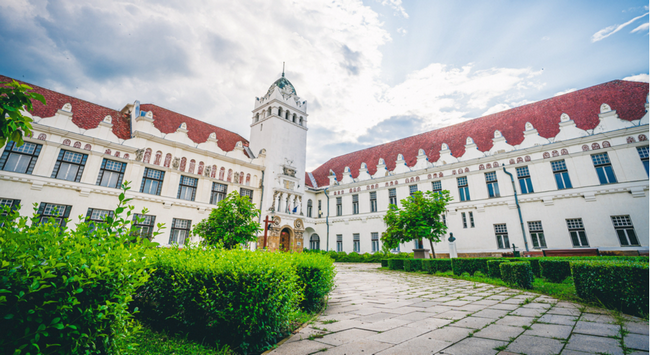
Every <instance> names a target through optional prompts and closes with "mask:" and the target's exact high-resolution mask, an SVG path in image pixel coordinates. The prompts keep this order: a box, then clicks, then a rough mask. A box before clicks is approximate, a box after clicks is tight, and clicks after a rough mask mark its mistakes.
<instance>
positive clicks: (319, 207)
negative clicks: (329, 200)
mask: <svg viewBox="0 0 650 355" xmlns="http://www.w3.org/2000/svg"><path fill="white" fill-rule="evenodd" d="M322 211H323V208H322V204H321V200H318V218H320V216H321V214H322Z"/></svg>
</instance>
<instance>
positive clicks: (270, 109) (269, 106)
mask: <svg viewBox="0 0 650 355" xmlns="http://www.w3.org/2000/svg"><path fill="white" fill-rule="evenodd" d="M271 113H273V111H271V106H269V113H268V115H269V116H271Z"/></svg>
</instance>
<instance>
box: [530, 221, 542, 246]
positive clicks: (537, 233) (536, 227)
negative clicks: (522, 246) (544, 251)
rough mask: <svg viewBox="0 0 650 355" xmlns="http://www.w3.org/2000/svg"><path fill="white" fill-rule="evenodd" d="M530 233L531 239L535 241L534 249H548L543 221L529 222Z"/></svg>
mask: <svg viewBox="0 0 650 355" xmlns="http://www.w3.org/2000/svg"><path fill="white" fill-rule="evenodd" d="M528 231H529V232H530V239H532V240H533V248H535V249H540V248H546V239H545V238H544V229H542V222H541V221H534V222H528Z"/></svg>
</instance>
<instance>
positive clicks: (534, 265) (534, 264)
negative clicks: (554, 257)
mask: <svg viewBox="0 0 650 355" xmlns="http://www.w3.org/2000/svg"><path fill="white" fill-rule="evenodd" d="M542 259H543V258H526V261H528V262H529V263H530V268H531V270H532V271H533V275H535V277H542V269H541V268H540V267H539V261H540V260H542Z"/></svg>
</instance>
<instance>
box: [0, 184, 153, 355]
mask: <svg viewBox="0 0 650 355" xmlns="http://www.w3.org/2000/svg"><path fill="white" fill-rule="evenodd" d="M123 188H124V192H126V190H128V186H127V184H126V183H125V185H124V187H123ZM124 192H123V193H122V194H121V195H120V196H119V201H120V202H119V204H118V206H117V208H116V210H115V211H114V216H113V217H110V218H108V219H107V220H106V222H103V223H95V224H94V225H91V224H87V223H84V222H80V224H78V225H77V227H76V229H75V230H70V229H67V228H65V227H63V228H61V227H60V226H59V224H58V223H56V222H55V221H54V220H50V221H48V222H47V223H43V224H39V223H38V216H37V215H36V214H35V215H34V217H33V218H31V223H28V222H30V221H29V219H28V218H27V217H20V216H19V215H18V213H17V212H13V213H11V212H9V211H8V210H7V211H6V212H7V215H4V216H0V226H1V227H0V260H1V264H0V314H1V315H2V317H1V318H0V334H2V336H0V353H2V354H16V355H17V354H37V353H48V354H107V353H108V354H121V353H130V352H132V351H131V350H133V344H129V342H128V339H129V336H130V334H132V332H133V331H134V330H135V328H137V327H136V326H134V323H133V319H132V316H131V314H130V313H129V310H128V304H129V302H131V300H132V295H133V294H134V293H135V290H136V289H137V288H138V287H139V286H141V285H143V284H144V283H145V282H146V281H147V279H148V277H149V274H148V272H147V268H148V266H149V262H148V259H147V258H145V252H146V250H147V248H150V247H153V246H156V245H157V244H156V243H151V242H150V241H148V240H146V239H139V238H135V237H131V232H132V231H133V229H134V227H133V223H134V222H133V221H132V220H131V219H132V218H130V217H131V215H132V210H133V207H132V206H127V204H128V202H129V201H130V199H127V198H125V196H124ZM144 213H146V211H143V214H144Z"/></svg>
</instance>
